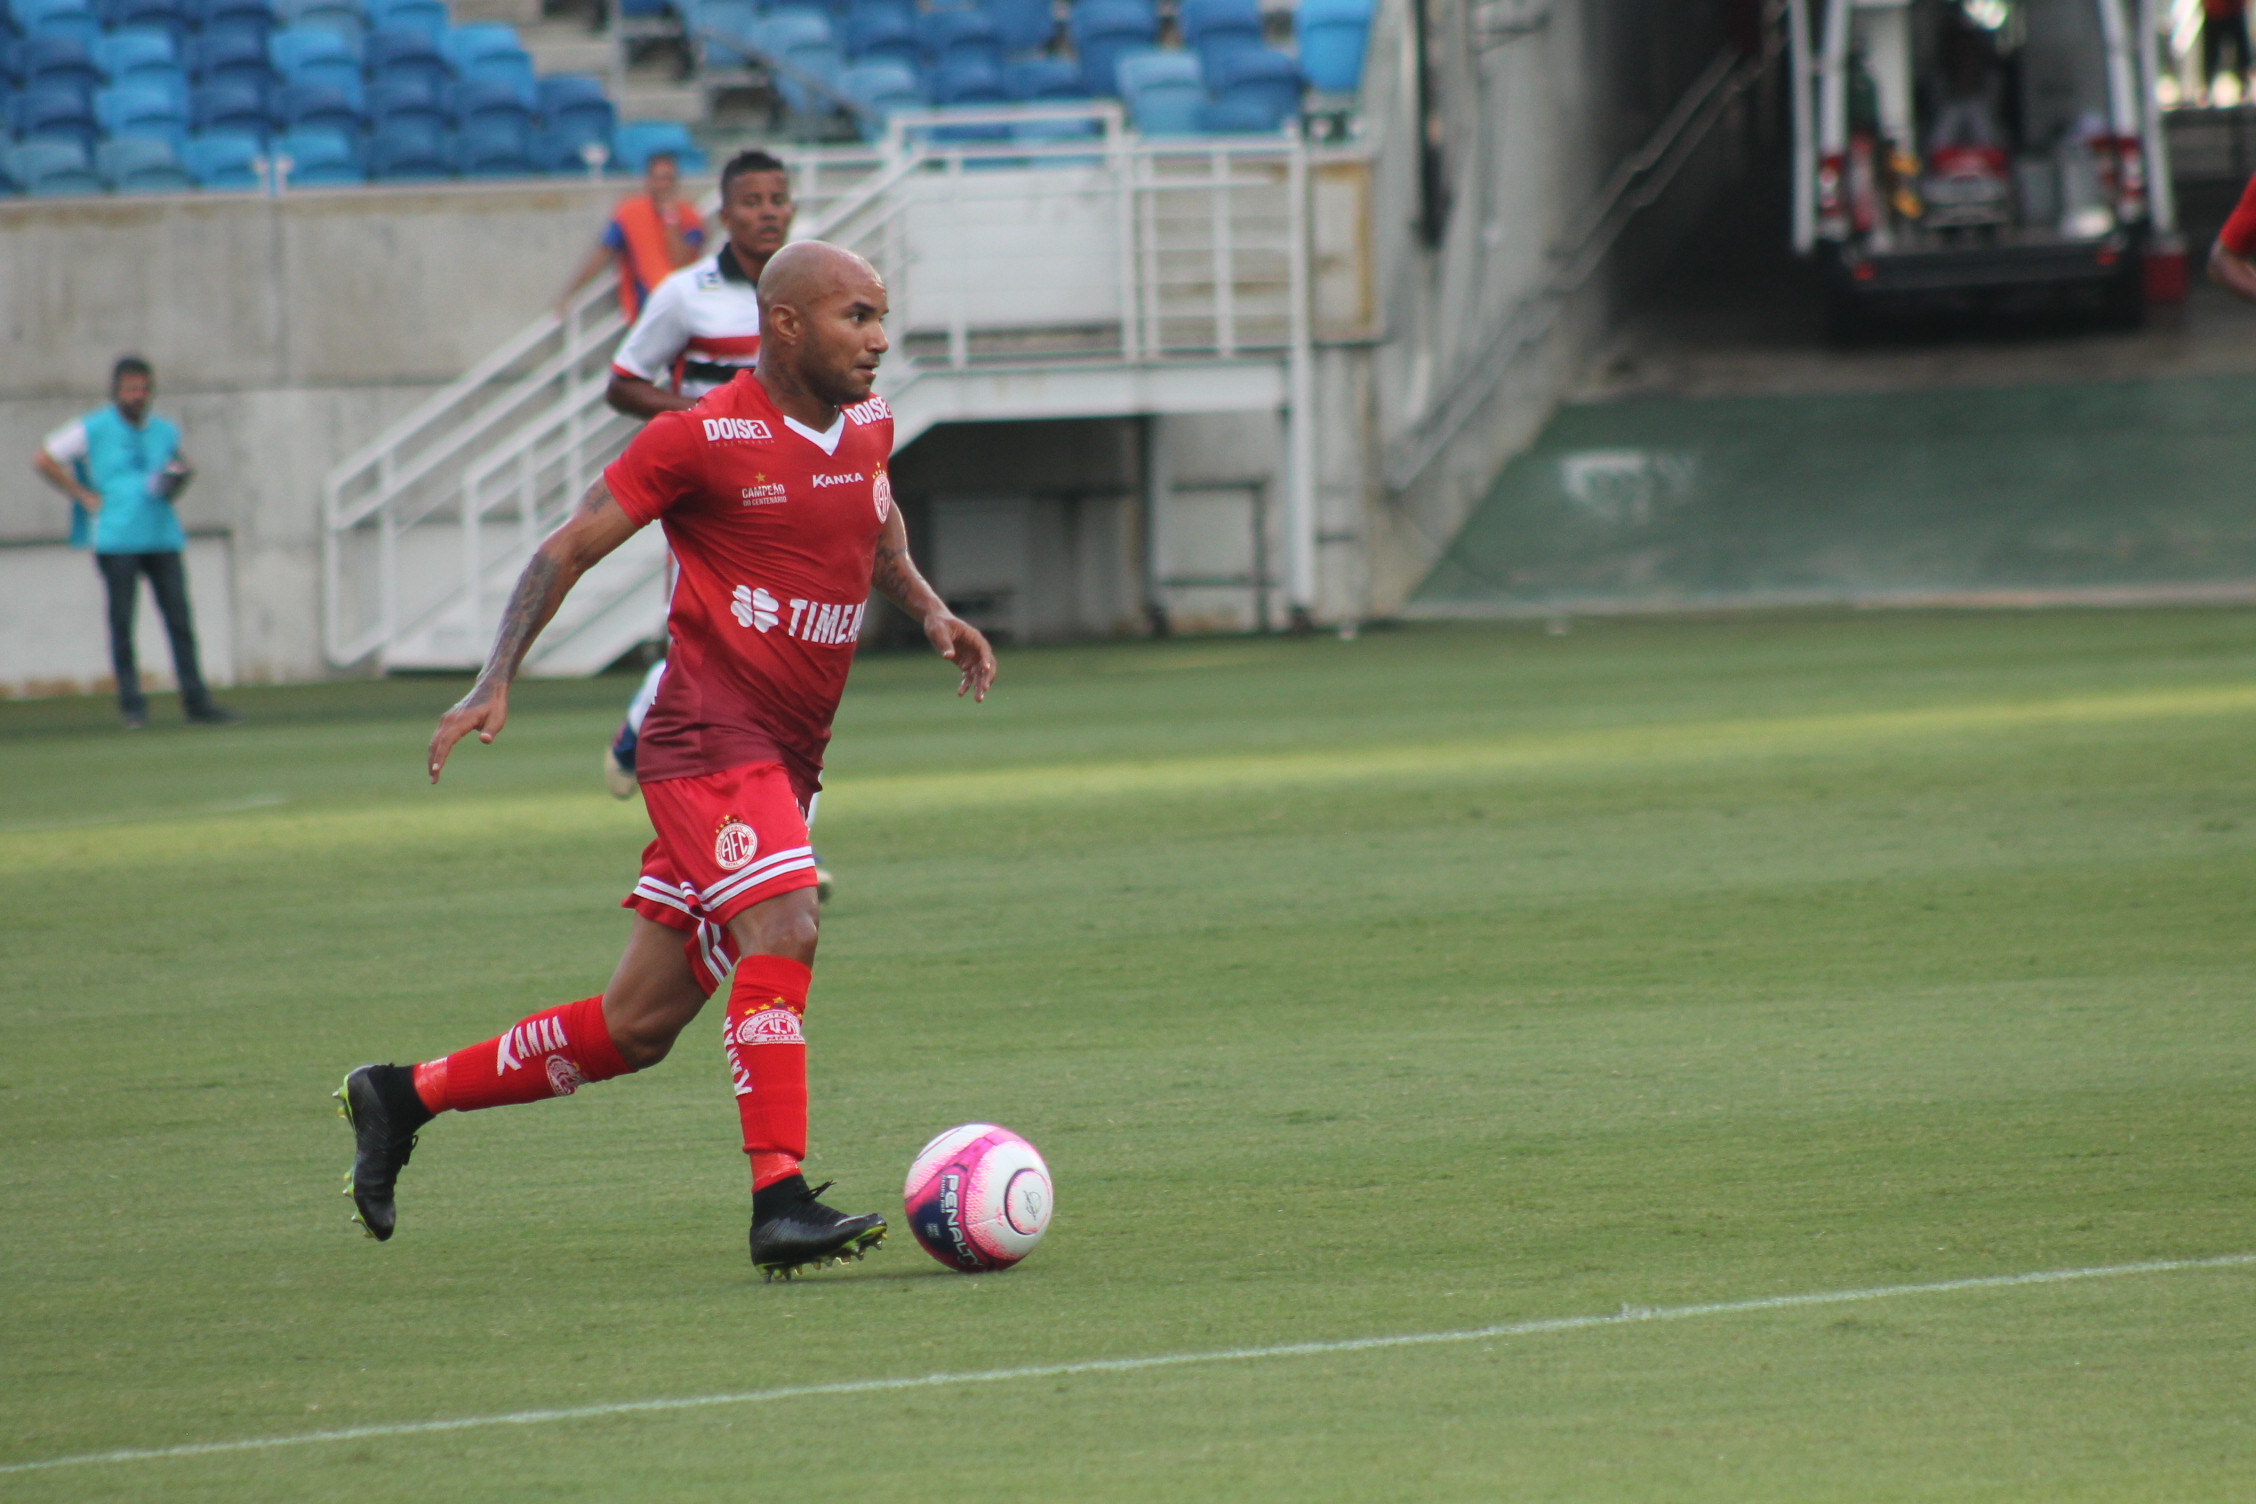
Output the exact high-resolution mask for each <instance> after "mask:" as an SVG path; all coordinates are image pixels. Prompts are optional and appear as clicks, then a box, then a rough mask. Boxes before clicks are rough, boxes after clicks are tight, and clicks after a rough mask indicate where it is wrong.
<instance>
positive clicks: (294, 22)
mask: <svg viewBox="0 0 2256 1504" xmlns="http://www.w3.org/2000/svg"><path fill="white" fill-rule="evenodd" d="M274 16H275V19H276V20H277V21H279V22H281V24H282V25H283V26H285V27H290V26H326V27H328V28H329V29H330V30H332V31H341V32H344V33H345V34H346V35H348V36H351V37H356V38H357V37H358V36H360V34H361V33H362V32H364V31H366V30H367V29H368V23H367V18H366V17H365V16H364V15H363V14H362V12H361V9H360V0H274Z"/></svg>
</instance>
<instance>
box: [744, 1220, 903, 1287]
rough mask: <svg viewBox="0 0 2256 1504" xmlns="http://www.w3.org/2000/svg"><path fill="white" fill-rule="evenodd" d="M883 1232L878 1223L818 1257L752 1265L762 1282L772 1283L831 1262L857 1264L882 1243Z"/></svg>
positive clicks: (826, 1266)
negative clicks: (836, 1248)
mask: <svg viewBox="0 0 2256 1504" xmlns="http://www.w3.org/2000/svg"><path fill="white" fill-rule="evenodd" d="M885 1233H886V1229H885V1228H884V1227H883V1226H882V1225H880V1226H877V1227H873V1228H871V1229H870V1230H869V1231H868V1232H863V1233H856V1234H855V1235H854V1237H853V1239H852V1240H851V1241H849V1242H848V1243H847V1244H846V1246H845V1247H843V1248H841V1249H839V1250H837V1251H836V1252H835V1253H826V1254H824V1255H823V1256H822V1257H821V1258H819V1259H803V1260H801V1261H800V1262H799V1263H796V1264H780V1263H779V1264H755V1265H753V1267H754V1268H755V1269H758V1270H759V1271H760V1278H761V1280H762V1281H763V1282H764V1283H770V1284H772V1283H774V1282H775V1281H776V1280H779V1279H780V1280H794V1279H797V1278H798V1277H799V1276H800V1275H802V1274H812V1273H813V1272H814V1271H815V1270H817V1269H827V1268H829V1267H830V1266H831V1265H833V1264H840V1265H844V1264H857V1263H860V1262H861V1261H862V1260H863V1259H864V1258H866V1257H868V1256H869V1255H870V1254H871V1253H873V1252H875V1251H876V1250H877V1248H878V1247H879V1245H881V1244H882V1243H884V1241H885Z"/></svg>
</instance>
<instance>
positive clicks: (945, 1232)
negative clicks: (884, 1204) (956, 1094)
mask: <svg viewBox="0 0 2256 1504" xmlns="http://www.w3.org/2000/svg"><path fill="white" fill-rule="evenodd" d="M901 1205H902V1209H903V1210H904V1211H906V1212H907V1213H908V1218H909V1231H910V1232H912V1233H915V1234H916V1240H917V1241H918V1242H919V1243H922V1244H923V1245H924V1251H925V1252H926V1253H929V1254H931V1255H932V1256H933V1257H934V1258H936V1259H938V1260H939V1261H940V1262H941V1263H943V1264H946V1265H947V1266H948V1267H949V1268H951V1269H961V1270H963V1271H964V1272H965V1273H967V1274H976V1273H978V1272H979V1271H981V1270H983V1269H1008V1268H1009V1267H1010V1266H1011V1265H1013V1264H1015V1263H1017V1262H1018V1261H1019V1260H1020V1259H1022V1258H1025V1257H1026V1256H1027V1255H1028V1254H1030V1253H1032V1252H1033V1251H1034V1245H1035V1244H1036V1243H1039V1242H1041V1241H1042V1234H1043V1232H1044V1231H1045V1230H1047V1229H1048V1227H1049V1225H1050V1208H1051V1205H1052V1198H1051V1192H1050V1167H1049V1166H1048V1165H1046V1164H1044V1163H1042V1156H1041V1155H1040V1154H1039V1153H1037V1152H1036V1151H1035V1148H1034V1146H1033V1145H1032V1144H1030V1143H1028V1142H1027V1141H1026V1140H1025V1139H1022V1138H1020V1137H1019V1136H1018V1135H1017V1134H1015V1133H1013V1132H1011V1131H1010V1130H1009V1129H1008V1128H998V1127H996V1126H995V1125H994V1124H993V1123H966V1124H964V1125H963V1126H962V1127H961V1128H951V1129H949V1130H948V1131H947V1132H946V1133H943V1134H941V1135H940V1136H939V1137H938V1138H936V1139H934V1140H933V1141H932V1142H931V1143H929V1144H926V1145H925V1146H924V1148H923V1150H922V1151H921V1152H920V1153H919V1154H918V1155H917V1157H916V1163H915V1164H912V1165H910V1166H909V1183H908V1185H907V1186H906V1187H905V1188H903V1190H902V1192H901Z"/></svg>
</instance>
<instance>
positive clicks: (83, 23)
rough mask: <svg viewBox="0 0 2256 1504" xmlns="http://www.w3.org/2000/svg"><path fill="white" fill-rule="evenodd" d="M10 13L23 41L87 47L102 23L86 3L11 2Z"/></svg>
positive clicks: (71, 0)
mask: <svg viewBox="0 0 2256 1504" xmlns="http://www.w3.org/2000/svg"><path fill="white" fill-rule="evenodd" d="M14 12H15V17H16V26H17V29H19V30H20V31H22V32H23V34H24V35H25V36H26V37H69V38H71V39H72V40H74V41H77V42H80V43H83V44H84V45H86V46H88V47H91V46H93V45H94V40H95V38H97V37H99V36H100V35H101V34H102V19H101V17H100V16H98V15H96V14H95V13H94V7H93V6H92V5H90V4H89V3H88V0H15V5H14ZM25 191H26V192H29V191H30V190H28V189H27V190H25Z"/></svg>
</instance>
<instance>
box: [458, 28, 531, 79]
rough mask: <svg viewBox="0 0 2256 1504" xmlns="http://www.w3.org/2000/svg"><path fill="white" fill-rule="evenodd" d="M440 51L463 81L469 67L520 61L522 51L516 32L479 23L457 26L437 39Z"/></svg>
mask: <svg viewBox="0 0 2256 1504" xmlns="http://www.w3.org/2000/svg"><path fill="white" fill-rule="evenodd" d="M438 43H439V51H441V52H443V53H445V54H446V58H447V61H448V62H450V63H452V64H454V71H455V73H456V74H457V75H458V76H460V77H463V78H467V77H469V76H470V71H471V68H472V65H473V64H475V63H477V62H478V61H479V60H481V59H485V58H505V57H523V56H525V49H524V47H523V45H522V44H520V43H519V42H518V40H517V28H516V27H514V26H504V25H501V24H500V23H498V22H489V21H480V22H473V23H471V24H470V25H466V26H457V27H454V28H452V29H451V30H449V31H448V32H447V34H446V35H445V36H442V37H440V38H439V39H438Z"/></svg>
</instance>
